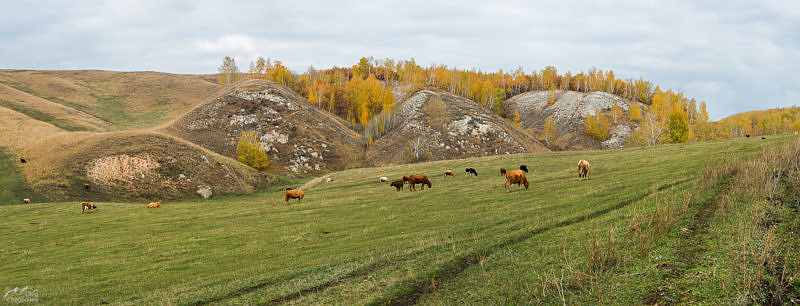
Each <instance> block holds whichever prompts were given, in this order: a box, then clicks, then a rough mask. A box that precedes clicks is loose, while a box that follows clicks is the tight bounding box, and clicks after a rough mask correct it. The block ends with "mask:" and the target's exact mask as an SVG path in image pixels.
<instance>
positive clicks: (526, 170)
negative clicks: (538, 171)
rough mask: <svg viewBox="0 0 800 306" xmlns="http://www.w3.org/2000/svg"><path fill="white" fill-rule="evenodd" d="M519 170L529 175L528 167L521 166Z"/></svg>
mask: <svg viewBox="0 0 800 306" xmlns="http://www.w3.org/2000/svg"><path fill="white" fill-rule="evenodd" d="M519 170H522V171H525V173H528V166H525V165H522V166H519Z"/></svg>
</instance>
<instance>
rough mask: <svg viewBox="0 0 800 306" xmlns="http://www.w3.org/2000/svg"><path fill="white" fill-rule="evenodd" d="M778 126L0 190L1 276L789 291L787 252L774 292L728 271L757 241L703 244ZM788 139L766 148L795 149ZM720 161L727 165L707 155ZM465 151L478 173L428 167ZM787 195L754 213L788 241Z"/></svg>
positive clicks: (164, 299) (41, 283)
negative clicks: (174, 196)
mask: <svg viewBox="0 0 800 306" xmlns="http://www.w3.org/2000/svg"><path fill="white" fill-rule="evenodd" d="M795 141H796V140H794V138H792V137H775V138H770V139H767V140H761V139H738V140H729V141H714V142H702V143H690V144H680V145H665V146H657V147H647V148H635V149H624V150H614V151H592V152H560V153H540V154H519V155H510V156H496V157H484V158H472V159H462V160H452V161H438V162H431V163H421V164H413V165H401V166H392V167H383V168H363V169H352V170H346V171H342V172H336V173H332V174H330V175H329V177H331V178H332V179H333V181H332V182H331V183H320V182H321V181H322V180H314V181H313V182H309V183H307V184H306V185H305V186H304V187H303V189H304V190H305V191H306V197H305V199H303V201H302V202H300V203H295V202H292V203H291V204H289V205H286V204H284V202H283V194H282V192H281V191H278V190H274V191H267V192H262V193H260V194H255V195H245V196H226V197H219V198H215V199H212V200H200V201H197V200H186V201H175V202H165V203H164V206H163V207H162V208H160V209H146V208H144V204H145V203H106V202H100V203H97V204H98V207H99V209H98V210H96V211H93V212H91V213H89V214H87V215H81V214H80V213H79V207H78V205H77V203H37V204H33V205H25V206H22V205H15V206H4V207H0V211H2V213H0V230H1V231H2V232H3V233H5V235H3V236H2V237H0V246H2V247H0V262H2V263H3V264H2V265H0V275H3V279H4V282H3V283H4V285H5V286H12V287H13V286H19V287H20V288H21V287H23V286H30V287H31V288H34V289H37V290H39V301H40V302H43V303H46V304H76V303H81V304H87V303H92V304H98V303H103V302H110V303H137V304H140V303H159V304H164V303H169V304H177V303H180V304H208V303H226V304H227V303H234V304H242V303H253V304H256V303H257V304H273V303H289V304H309V303H322V304H368V303H379V304H384V303H394V304H411V303H416V302H420V303H425V304H441V303H503V304H517V303H548V304H556V303H558V304H561V303H570V304H573V303H580V304H586V303H590V304H593V303H621V304H641V303H656V302H659V303H665V302H691V301H705V302H708V303H731V302H734V301H745V302H746V301H751V302H752V301H755V302H764V301H766V299H759V296H757V295H755V294H751V293H752V292H756V293H758V292H761V293H760V294H762V297H763V296H766V295H768V294H770V292H772V293H773V294H774V293H775V292H782V293H781V294H784V295H785V297H791V295H790V294H791V292H794V293H795V294H796V293H797V290H798V289H797V288H798V287H800V286H798V284H795V283H797V281H793V280H790V279H789V277H795V276H797V275H798V272H797V270H796V269H795V268H793V267H794V266H792V264H794V263H797V262H798V261H796V258H792V257H786V259H787V260H784V261H780V264H778V263H773V262H772V260H775V261H776V262H777V259H775V258H778V257H772V256H765V257H763V258H766V259H768V260H770V261H769V266H770V267H777V266H780V267H783V268H782V269H783V270H782V271H786V277H787V279H786V280H787V282H786V284H789V285H786V284H783V283H780V282H779V284H778V286H775V288H784V289H785V288H789V289H792V288H794V289H792V290H795V291H789V293H786V290H784V291H776V290H770V288H771V287H770V286H769V285H763V286H762V285H759V284H761V281H762V280H764V279H766V280H769V279H772V278H767V276H770V275H775V274H774V273H762V274H760V275H761V276H758V277H756V276H754V275H756V273H757V272H756V271H749V272H747V273H744V274H734V273H731V272H737V271H734V270H732V269H733V268H732V267H735V266H737V265H738V266H745V267H750V266H752V267H759V266H764V265H759V264H758V260H759V258H762V257H761V256H760V255H759V256H753V257H752V258H750V257H748V258H749V259H753V261H754V262H756V263H755V264H752V265H741V264H739V263H740V262H737V261H735V258H732V257H730V256H724V255H718V256H717V257H713V256H712V255H714V254H718V253H722V254H724V253H731V252H730V251H729V250H733V249H736V245H738V243H739V241H743V240H741V239H738V238H736V237H738V236H737V233H739V232H738V231H737V230H736V227H734V226H732V225H734V224H736V222H734V221H736V220H740V222H745V223H747V222H750V223H752V224H758V218H760V217H761V215H762V214H761V213H760V212H761V211H756V210H753V209H751V208H748V207H749V206H748V205H747V204H737V203H740V202H741V203H750V202H747V201H739V202H737V201H735V199H737V198H736V196H738V194H737V193H735V192H734V191H732V188H734V187H736V188H742V189H744V188H743V187H742V186H746V185H745V184H744V183H740V182H738V181H737V179H738V178H745V177H747V176H752V175H753V174H754V173H756V172H757V171H755V170H753V171H751V170H747V169H751V168H748V167H750V166H747V165H751V164H752V165H756V164H757V163H754V162H753V163H744V162H737V160H739V159H745V160H753V161H755V160H759V156H761V152H762V151H763V150H765V149H768V148H770V147H775V146H784V145H785V144H786V143H789V142H792V143H794V142H795ZM793 148H794V149H792V150H788V149H786V148H783V149H782V151H779V153H780V152H794V153H792V154H795V153H798V152H800V149H798V146H797V145H795V146H794V147H793ZM775 154H777V153H775ZM775 154H773V155H775ZM579 159H587V160H589V161H590V162H591V164H592V174H591V179H590V180H589V181H581V182H579V181H577V180H576V179H577V175H576V169H575V168H576V163H577V161H578V160H579ZM723 160H726V161H728V162H729V163H730V165H732V166H725V167H716V168H718V170H708V168H707V166H708V165H714V164H715V163H718V162H720V161H723ZM793 160H794V166H795V167H794V168H781V169H783V170H780V171H784V170H785V171H786V176H789V174H790V173H796V172H791V171H796V158H795V159H793ZM773 162H774V163H772V164H769V163H768V164H766V166H763V167H762V168H763V169H761V168H759V169H761V170H759V171H761V172H763V175H762V176H763V177H765V179H764V180H763V181H759V182H762V183H764V182H768V181H769V180H767V179H766V178H769V177H773V173H777V172H775V171H777V170H775V169H776V168H773V167H770V165H774V167H778V166H779V165H780V167H783V166H785V165H789V164H790V163H789V164H787V163H778V159H775V160H773ZM520 164H525V165H527V166H528V168H529V169H530V173H529V174H528V177H529V180H530V181H531V189H530V190H527V191H525V190H523V191H516V187H515V188H514V191H513V192H510V193H506V192H505V190H504V188H503V178H502V177H501V176H500V175H499V173H498V169H499V168H500V167H506V168H516V167H518V166H519V165H520ZM465 167H474V168H477V170H478V173H479V174H480V176H477V177H464V176H461V175H459V176H457V177H455V178H443V177H442V176H441V173H442V171H443V170H445V169H451V170H454V171H456V172H457V173H460V172H461V171H462V169H463V168H465ZM736 167H739V168H736ZM786 167H788V166H786ZM737 169H738V170H737ZM753 169H755V168H753ZM748 171H750V172H748ZM761 172H758V173H761ZM414 173H423V174H427V175H428V176H430V177H431V179H432V182H433V187H432V188H431V189H426V190H424V191H417V192H409V191H403V192H396V191H395V190H394V188H391V187H389V186H388V185H386V184H380V183H378V180H377V177H378V176H388V177H390V178H392V179H396V178H398V177H400V176H402V175H405V174H414ZM780 173H783V172H780ZM758 177H761V176H758ZM759 184H761V183H759ZM759 184H755V183H753V184H750V185H752V186H760V185H759ZM295 186H296V185H295ZM726 186H728V187H726ZM275 189H277V188H275ZM787 203H788V202H787ZM743 205H744V206H743ZM742 207H745V208H746V209H742ZM735 211H742V212H743V211H752V213H748V214H746V215H741V214H742V213H740V215H736V213H734V212H735ZM791 211H792V210H791V209H788V208H787V209H786V210H780V211H779V212H780V213H778V212H773V215H772V219H769V220H772V221H770V222H773V224H777V225H776V226H775V227H764V230H765V231H772V234H769V235H772V237H775V238H774V239H773V240H771V241H773V242H772V243H773V245H775V244H776V243H778V242H780V243H783V242H782V241H791V240H790V239H789V238H791V237H788V238H787V237H786V236H782V235H784V233H789V232H790V231H791V230H793V229H794V227H797V225H795V224H794V223H793V222H792V221H789V220H792V219H790V218H785V217H788V216H791ZM714 212H719V213H718V214H715V213H714ZM737 216H739V217H737ZM747 216H750V217H752V216H758V217H755V221H752V220H751V219H752V218H750V217H747ZM746 217H747V218H746ZM748 218H750V219H748ZM748 220H750V221H748ZM775 220H777V221H775ZM781 220H784V221H781ZM751 221H752V222H751ZM750 223H747V224H750ZM793 226H794V227H793ZM750 227H751V226H748V227H747V228H750ZM770 228H772V229H770ZM796 232H797V231H795V233H796ZM748 233H749V234H751V235H752V237H768V236H769V235H758V232H757V231H755V230H754V231H753V232H748ZM748 237H749V236H748ZM794 239H795V240H796V237H794ZM748 241H752V242H753V249H756V250H759V249H763V250H767V249H769V250H772V248H765V247H762V248H758V246H763V245H768V244H763V241H764V240H763V238H761V240H759V239H756V238H754V239H751V240H748ZM776 241H777V242H776ZM745 244H746V243H745ZM780 247H783V248H785V249H788V250H791V249H792V248H791V247H792V246H791V245H790V246H786V245H780ZM775 249H776V250H777V249H779V248H777V247H776V248H775ZM794 249H796V248H794ZM745 254H747V253H745ZM768 255H769V254H768ZM794 256H796V255H794ZM731 258H732V259H731ZM688 259H692V260H693V261H692V260H688ZM747 262H748V263H749V261H747ZM784 262H785V263H787V265H786V266H783V265H782V264H783V263H784ZM712 268H713V270H712ZM771 271H772V272H774V269H773V270H771ZM762 272H764V271H762ZM732 275H746V277H739V278H729V276H732ZM684 277H686V278H685V280H684ZM748 277H749V278H748ZM734 280H736V281H734ZM739 280H742V282H739ZM746 280H754V281H753V282H752V284H754V285H752V288H750V289H748V290H750V291H748V290H745V289H741V288H745V287H746V285H745V281H746ZM792 282H794V283H792ZM692 283H697V284H698V285H696V286H691V285H690V284H692ZM767 283H768V282H767ZM714 284H726V285H728V286H727V287H725V290H721V289H720V290H717V289H718V288H715V287H714V286H715V285H714ZM792 284H794V285H792ZM717 286H718V285H717ZM792 286H794V287H792Z"/></svg>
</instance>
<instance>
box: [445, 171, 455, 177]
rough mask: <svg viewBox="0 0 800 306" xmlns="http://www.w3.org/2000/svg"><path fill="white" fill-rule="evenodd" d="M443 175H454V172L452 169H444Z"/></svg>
mask: <svg viewBox="0 0 800 306" xmlns="http://www.w3.org/2000/svg"><path fill="white" fill-rule="evenodd" d="M444 176H445V177H448V176H452V177H456V173H455V172H453V171H450V170H444Z"/></svg>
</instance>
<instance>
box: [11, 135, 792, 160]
mask: <svg viewBox="0 0 800 306" xmlns="http://www.w3.org/2000/svg"><path fill="white" fill-rule="evenodd" d="M795 135H797V134H795ZM19 162H21V163H23V164H24V163H27V162H28V161H27V160H25V159H24V158H20V159H19Z"/></svg>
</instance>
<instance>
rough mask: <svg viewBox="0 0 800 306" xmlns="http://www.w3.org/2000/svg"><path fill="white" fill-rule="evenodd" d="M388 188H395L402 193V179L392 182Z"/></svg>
mask: <svg viewBox="0 0 800 306" xmlns="http://www.w3.org/2000/svg"><path fill="white" fill-rule="evenodd" d="M389 186H392V187H394V188H397V191H402V190H403V179H399V180H396V181H394V182H392V183H391V184H389Z"/></svg>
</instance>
